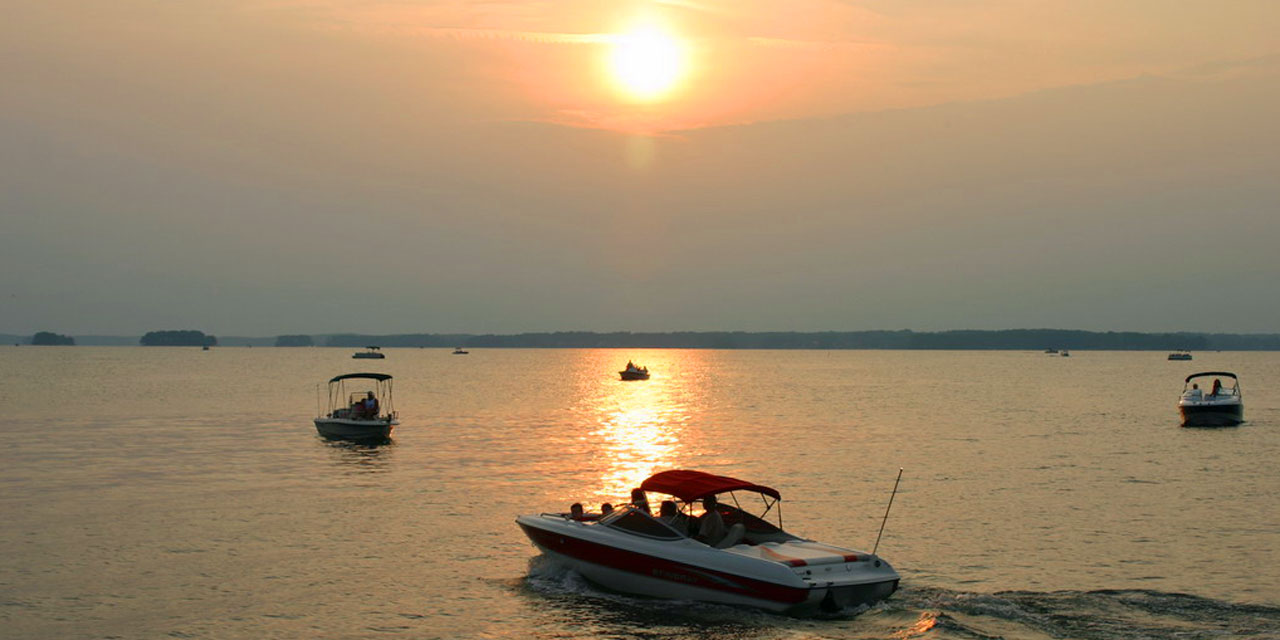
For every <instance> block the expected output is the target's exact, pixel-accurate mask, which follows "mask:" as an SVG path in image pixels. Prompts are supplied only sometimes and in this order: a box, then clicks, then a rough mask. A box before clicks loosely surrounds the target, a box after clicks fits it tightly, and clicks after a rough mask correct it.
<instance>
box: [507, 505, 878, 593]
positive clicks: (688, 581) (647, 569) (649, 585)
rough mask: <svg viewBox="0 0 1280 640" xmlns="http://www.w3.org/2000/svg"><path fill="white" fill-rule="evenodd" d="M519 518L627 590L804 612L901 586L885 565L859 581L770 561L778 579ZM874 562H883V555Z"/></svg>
mask: <svg viewBox="0 0 1280 640" xmlns="http://www.w3.org/2000/svg"><path fill="white" fill-rule="evenodd" d="M517 523H518V524H519V525H520V528H521V529H523V530H524V533H525V535H527V536H528V537H529V539H530V540H531V541H532V542H533V544H534V545H535V546H537V547H538V549H540V550H541V551H542V552H543V554H544V555H546V556H548V557H550V558H551V559H553V560H555V561H556V562H558V563H560V564H562V565H564V566H567V567H569V568H571V569H573V570H574V571H577V572H578V573H580V574H582V576H583V577H585V578H587V579H588V580H590V581H592V582H594V583H596V584H598V585H600V586H602V587H605V588H607V589H611V590H614V591H619V592H623V593H630V594H636V595H641V596H649V597H654V598H664V599H673V600H697V601H701V602H715V603H721V604H729V605H737V606H747V607H753V608H757V609H764V610H766V611H772V612H775V613H784V614H788V615H797V616H804V615H812V614H815V613H819V612H822V611H839V610H841V609H849V608H853V607H857V606H860V605H864V604H871V603H874V602H877V601H880V600H883V599H885V598H887V597H889V596H890V595H891V594H892V593H893V592H894V591H895V590H896V589H897V587H898V579H899V578H898V576H897V574H896V573H894V572H893V571H892V569H889V568H888V566H887V565H884V569H883V570H881V573H882V574H883V575H882V577H881V579H872V580H870V581H866V582H861V583H857V584H849V583H847V582H842V583H838V584H837V583H836V582H835V581H826V582H823V581H821V580H819V581H816V582H815V581H805V580H803V579H801V578H799V577H798V576H797V575H796V574H795V573H794V572H793V571H792V570H790V569H787V568H785V567H781V566H778V567H772V568H773V569H774V571H772V572H771V573H772V574H773V576H774V577H775V578H778V579H777V580H767V579H760V578H752V577H748V576H744V575H741V574H739V573H731V572H728V571H724V570H720V569H716V568H712V567H710V566H706V565H705V564H704V565H699V564H693V563H691V562H681V561H680V560H678V559H676V558H674V557H664V556H659V555H654V554H649V553H642V552H639V551H637V550H630V549H623V548H620V547H617V546H612V545H608V544H601V543H600V542H594V541H591V540H587V539H585V537H577V536H574V535H571V534H570V533H568V532H566V531H563V530H551V529H548V528H543V527H541V526H537V525H538V523H537V520H536V519H535V518H533V517H528V516H526V517H522V518H520V519H518V520H517ZM703 548H704V549H705V547H703ZM685 557H687V554H686V556H685ZM739 561H740V559H739ZM875 563H876V566H877V567H879V566H880V561H879V560H876V561H875ZM784 580H785V582H786V583H784V582H783V581H784Z"/></svg>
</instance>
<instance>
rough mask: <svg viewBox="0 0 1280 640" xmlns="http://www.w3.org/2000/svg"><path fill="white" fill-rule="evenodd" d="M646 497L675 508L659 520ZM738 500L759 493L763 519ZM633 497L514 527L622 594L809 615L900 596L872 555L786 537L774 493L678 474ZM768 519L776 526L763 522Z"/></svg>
mask: <svg viewBox="0 0 1280 640" xmlns="http://www.w3.org/2000/svg"><path fill="white" fill-rule="evenodd" d="M645 492H653V493H658V494H665V495H668V496H671V497H672V498H674V500H666V501H663V502H662V510H661V517H654V516H653V514H652V513H651V512H650V510H649V505H648V498H647V496H645ZM735 492H746V493H748V494H757V496H758V497H759V498H760V500H761V504H763V507H762V508H763V511H761V512H760V513H759V514H753V513H749V512H747V511H745V510H743V509H742V508H741V507H740V506H739V502H738V498H737V496H736V495H735ZM726 494H727V495H728V498H727V499H725V500H723V501H721V500H719V499H717V496H723V495H726ZM632 495H633V497H632V501H633V504H629V505H623V506H620V507H618V508H616V509H613V510H611V511H607V512H606V513H602V514H585V513H583V512H582V509H581V505H574V508H573V509H571V510H570V512H569V513H542V514H539V515H522V516H519V517H517V518H516V523H517V524H518V525H519V526H520V528H521V529H522V530H523V531H524V533H525V535H527V536H528V537H529V540H530V541H532V542H533V544H534V546H536V547H538V548H539V549H540V550H541V551H542V553H543V555H544V556H546V557H548V558H550V559H552V560H554V561H556V562H558V563H560V564H562V565H564V566H568V567H569V568H571V569H573V570H574V571H577V572H578V573H580V574H582V575H583V576H584V577H585V578H587V579H588V580H590V581H592V582H594V583H596V584H599V585H601V586H603V587H605V588H608V589H612V590H615V591H621V592H623V593H631V594H637V595H642V596H651V597H655V598H667V599H675V600H697V601H702V602H718V603H722V604H730V605H740V606H749V607H755V608H758V609H764V610H767V611H773V612H777V613H785V614H789V615H809V614H814V613H819V612H838V611H843V610H849V609H852V608H854V607H858V606H861V605H864V604H871V603H874V602H878V601H880V600H883V599H885V598H888V597H889V596H890V595H892V594H893V592H894V591H895V590H896V589H897V588H898V581H899V580H900V576H899V575H898V573H897V572H896V571H894V569H893V567H891V566H889V563H888V562H886V561H884V560H883V559H882V558H880V557H879V556H877V555H875V554H874V553H867V552H865V551H856V550H853V549H845V548H842V547H836V546H832V545H827V544H823V543H819V542H815V541H813V540H809V539H806V538H801V537H799V536H796V535H792V534H790V533H787V532H786V531H783V530H782V517H781V513H782V511H781V504H780V503H781V499H782V496H781V494H779V493H778V491H777V490H776V489H772V488H770V487H766V486H763V485H758V484H754V483H751V482H746V481H743V480H738V479H736V478H730V477H727V476H718V475H712V474H709V473H704V472H701V471H693V470H674V471H663V472H661V473H658V474H655V475H653V476H651V477H649V478H648V479H647V480H645V481H644V482H643V483H642V484H641V485H640V488H639V489H637V490H636V491H635V492H633V494H632ZM742 502H743V504H747V503H756V502H755V499H754V497H753V498H752V499H751V500H750V501H748V500H747V499H745V498H744V499H743V501H742ZM775 506H777V507H778V508H777V509H776V510H775V509H774V507H775ZM771 511H772V512H773V513H775V514H777V515H776V516H774V517H775V518H776V520H777V524H776V525H775V524H774V523H773V522H771V521H769V520H766V519H765V517H766V516H767V515H768V514H769V513H770V512H771Z"/></svg>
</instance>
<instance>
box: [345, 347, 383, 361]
mask: <svg viewBox="0 0 1280 640" xmlns="http://www.w3.org/2000/svg"><path fill="white" fill-rule="evenodd" d="M365 349H368V351H357V352H355V353H353V354H351V357H352V358H357V359H372V360H381V359H383V358H385V357H387V356H385V355H383V353H382V351H380V350H379V347H375V346H368V347H365Z"/></svg>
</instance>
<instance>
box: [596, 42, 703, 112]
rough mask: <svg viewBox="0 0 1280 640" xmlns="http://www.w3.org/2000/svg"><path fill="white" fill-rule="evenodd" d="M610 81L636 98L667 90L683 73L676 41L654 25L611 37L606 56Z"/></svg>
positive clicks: (652, 98) (651, 96)
mask: <svg viewBox="0 0 1280 640" xmlns="http://www.w3.org/2000/svg"><path fill="white" fill-rule="evenodd" d="M610 63H611V69H612V71H613V78H614V81H615V82H617V84H618V86H619V87H620V88H621V89H622V90H623V91H624V92H626V93H627V95H629V96H631V97H632V98H635V99H638V100H655V99H657V98H660V97H662V96H663V95H665V94H667V93H668V92H669V91H671V89H672V88H674V87H675V86H676V83H677V82H679V80H680V76H681V75H682V74H683V73H684V66H685V62H684V51H683V47H682V46H681V44H680V42H679V41H678V40H676V39H675V38H674V37H672V36H671V35H670V34H668V33H666V32H664V31H662V30H660V29H657V28H655V27H642V28H638V29H635V30H633V31H630V32H628V33H624V34H620V35H618V36H615V37H614V38H613V52H612V56H611V58H610Z"/></svg>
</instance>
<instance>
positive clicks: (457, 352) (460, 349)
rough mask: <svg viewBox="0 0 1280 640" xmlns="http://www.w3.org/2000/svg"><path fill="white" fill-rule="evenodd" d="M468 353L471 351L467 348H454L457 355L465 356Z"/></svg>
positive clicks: (454, 353)
mask: <svg viewBox="0 0 1280 640" xmlns="http://www.w3.org/2000/svg"><path fill="white" fill-rule="evenodd" d="M468 353H471V352H470V351H467V350H466V349H463V348H462V347H454V348H453V355H455V356H465V355H467V354H468Z"/></svg>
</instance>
